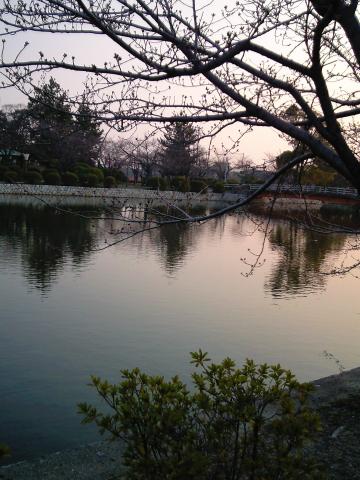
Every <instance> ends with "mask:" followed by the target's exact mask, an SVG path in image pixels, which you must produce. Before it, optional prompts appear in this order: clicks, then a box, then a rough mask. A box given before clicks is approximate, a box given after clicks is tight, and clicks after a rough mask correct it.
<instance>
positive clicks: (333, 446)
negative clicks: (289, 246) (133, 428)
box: [0, 367, 360, 480]
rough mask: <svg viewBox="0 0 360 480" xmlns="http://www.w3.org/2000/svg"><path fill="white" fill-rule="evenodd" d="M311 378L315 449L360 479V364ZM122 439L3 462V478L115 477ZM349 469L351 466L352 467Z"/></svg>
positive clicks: (335, 475)
mask: <svg viewBox="0 0 360 480" xmlns="http://www.w3.org/2000/svg"><path fill="white" fill-rule="evenodd" d="M311 383H313V384H314V386H315V391H314V392H313V394H312V395H311V402H312V404H313V407H314V408H315V409H317V410H318V411H319V413H320V416H321V418H322V423H323V432H322V433H321V435H320V438H319V439H318V440H317V441H316V444H315V453H316V455H317V456H318V458H319V459H320V460H322V461H323V462H324V463H325V464H326V465H328V467H329V472H328V475H329V476H328V477H326V478H329V479H334V480H340V479H347V478H348V479H350V478H351V479H357V478H359V479H360V446H359V442H358V436H359V434H360V409H359V408H358V409H356V408H354V407H355V405H356V402H357V403H358V404H359V405H360V400H359V393H360V367H357V368H354V369H351V370H348V371H344V372H341V373H338V374H335V375H330V376H328V377H323V378H320V379H318V380H314V381H312V382H311ZM354 402H355V403H354ZM121 451H122V447H121V444H119V442H109V441H106V440H105V441H101V442H95V443H90V444H88V445H82V446H79V447H77V448H75V449H71V450H64V451H61V452H55V453H51V454H47V455H44V456H41V457H40V458H37V459H34V460H29V461H20V462H17V463H13V464H8V465H4V466H0V479H1V480H65V479H69V480H70V479H71V480H111V479H112V478H114V475H119V474H120V473H121V472H123V471H124V470H123V467H122V465H121ZM346 469H348V470H346Z"/></svg>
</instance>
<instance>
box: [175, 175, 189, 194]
mask: <svg viewBox="0 0 360 480" xmlns="http://www.w3.org/2000/svg"><path fill="white" fill-rule="evenodd" d="M171 185H172V186H173V187H174V189H175V190H177V191H178V192H183V193H185V192H188V191H189V190H190V182H189V179H188V178H187V177H183V176H178V177H173V178H172V179H171Z"/></svg>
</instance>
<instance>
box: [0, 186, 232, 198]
mask: <svg viewBox="0 0 360 480" xmlns="http://www.w3.org/2000/svg"><path fill="white" fill-rule="evenodd" d="M0 195H31V196H40V195H46V196H50V197H51V196H58V197H87V198H134V199H156V200H161V199H162V198H163V199H164V200H167V201H181V200H182V201H184V200H187V201H189V200H190V201H193V200H197V201H205V202H208V201H229V202H231V201H236V200H238V199H239V194H234V193H224V194H221V193H205V194H199V193H194V192H188V193H182V192H173V191H166V192H157V191H156V190H146V189H140V188H89V187H67V186H57V185H25V184H6V183H2V184H0ZM240 197H241V196H240Z"/></svg>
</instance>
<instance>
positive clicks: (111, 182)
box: [104, 176, 116, 188]
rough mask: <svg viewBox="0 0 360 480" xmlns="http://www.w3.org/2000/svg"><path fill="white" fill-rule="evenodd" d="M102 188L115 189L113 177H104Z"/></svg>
mask: <svg viewBox="0 0 360 480" xmlns="http://www.w3.org/2000/svg"><path fill="white" fill-rule="evenodd" d="M104 187H105V188H114V187H116V179H115V178H114V177H111V176H109V177H105V179H104Z"/></svg>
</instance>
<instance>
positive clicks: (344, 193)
mask: <svg viewBox="0 0 360 480" xmlns="http://www.w3.org/2000/svg"><path fill="white" fill-rule="evenodd" d="M259 187H260V185H240V186H238V188H240V189H244V190H250V192H253V191H254V190H257V189H258V188H259ZM266 190H267V191H271V192H280V193H281V192H284V193H286V192H289V193H299V194H300V193H308V194H309V193H310V194H311V193H313V194H320V195H332V196H337V197H348V198H349V197H350V198H358V197H359V194H358V191H357V190H356V189H355V188H350V187H322V186H320V185H291V184H283V185H276V184H275V185H270V186H269V187H268V188H267V189H266Z"/></svg>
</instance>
